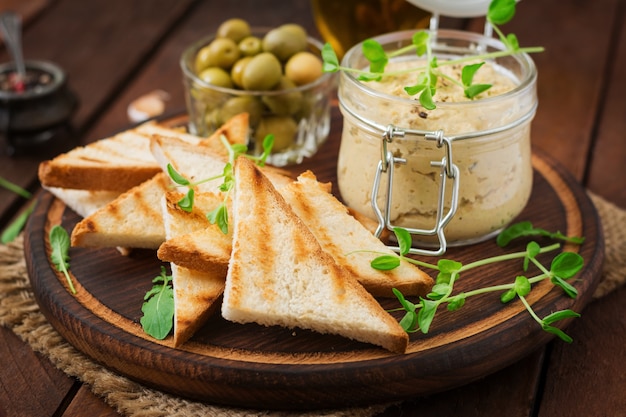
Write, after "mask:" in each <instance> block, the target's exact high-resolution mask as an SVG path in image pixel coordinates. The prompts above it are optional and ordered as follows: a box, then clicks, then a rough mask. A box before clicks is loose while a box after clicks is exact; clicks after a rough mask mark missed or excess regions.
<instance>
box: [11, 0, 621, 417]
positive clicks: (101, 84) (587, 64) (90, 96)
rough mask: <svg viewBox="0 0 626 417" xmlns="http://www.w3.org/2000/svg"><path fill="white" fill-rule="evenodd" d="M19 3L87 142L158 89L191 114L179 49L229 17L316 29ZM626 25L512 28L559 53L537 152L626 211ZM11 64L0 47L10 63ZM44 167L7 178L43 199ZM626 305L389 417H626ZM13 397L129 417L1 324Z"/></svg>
mask: <svg viewBox="0 0 626 417" xmlns="http://www.w3.org/2000/svg"><path fill="white" fill-rule="evenodd" d="M8 3H10V4H12V5H13V7H15V8H17V9H18V11H21V12H22V13H23V14H24V17H25V18H26V19H25V28H24V34H23V42H24V51H25V56H26V57H27V58H30V59H44V60H50V61H53V62H56V63H57V64H58V65H60V66H61V67H62V68H64V69H65V70H66V71H67V73H68V75H69V83H70V86H71V88H72V90H73V91H75V92H76V94H77V95H78V97H79V100H80V107H79V109H78V111H77V112H76V113H75V115H74V117H73V119H72V124H73V126H74V128H75V130H76V134H77V135H78V138H79V140H80V142H81V143H89V142H91V141H94V140H96V139H100V138H103V137H106V136H109V135H110V134H112V133H114V132H117V131H120V130H123V129H125V128H127V127H128V126H129V125H130V122H129V120H128V117H127V113H126V109H127V106H128V104H129V103H130V102H131V101H132V100H133V99H134V98H136V97H138V96H140V95H143V94H145V93H148V92H150V91H152V90H155V89H161V90H164V91H166V92H167V93H169V95H170V99H169V100H168V101H167V112H169V113H171V114H176V113H179V112H182V111H184V99H183V90H182V83H181V72H180V69H179V64H178V60H179V57H180V54H181V52H182V50H183V48H184V47H185V46H186V45H187V44H189V43H190V42H192V41H194V40H195V39H197V38H199V37H201V36H203V35H205V34H208V33H210V32H212V31H213V30H215V28H216V26H217V24H219V22H221V21H222V20H224V19H225V18H228V17H243V18H246V19H248V20H249V21H250V22H251V23H252V24H253V25H256V26H273V25H277V24H280V23H286V22H298V23H301V24H303V25H304V26H306V27H307V28H308V29H309V30H310V31H311V32H312V33H316V29H315V25H314V22H313V18H312V14H311V9H310V4H309V1H308V0H295V1H291V2H284V1H280V0H272V1H269V0H255V1H253V0H247V1H237V2H217V1H209V0H205V1H193V0H180V1H176V2H173V1H167V0H158V1H155V0H134V1H126V0H106V1H104V0H90V1H88V2H86V1H79V0H57V1H54V2H51V1H50V2H47V1H43V0H23V1H22V2H8ZM4 4H5V3H4V2H3V3H0V7H4ZM625 24H626V3H624V2H623V1H621V0H596V1H593V2H590V1H587V2H582V1H578V0H541V1H539V0H526V1H524V2H522V3H521V4H520V7H519V9H518V14H517V16H516V18H515V19H514V21H513V22H512V23H510V24H509V25H507V26H506V27H505V28H506V30H507V31H508V32H514V33H516V34H517V35H518V37H519V39H520V40H521V42H522V44H524V45H543V46H545V48H546V51H545V53H543V54H541V55H536V56H534V59H535V61H536V63H537V66H538V69H539V83H538V91H539V103H540V107H539V111H538V114H537V116H536V118H535V120H534V121H533V145H534V146H535V147H536V148H537V149H541V150H543V151H545V152H546V153H547V154H548V155H550V156H552V157H553V158H554V159H555V160H557V161H558V162H559V163H560V164H562V165H563V166H564V167H565V168H566V169H567V170H568V171H569V172H571V174H573V176H574V177H575V178H576V179H577V180H578V181H580V183H581V184H582V185H584V186H585V187H587V188H588V189H589V190H591V191H593V192H595V193H596V194H598V195H600V196H602V197H604V198H606V199H607V200H609V201H611V202H613V203H615V204H616V205H618V206H620V207H626V186H625V182H624V176H623V167H624V165H625V164H626V136H625V135H626V134H625V132H626V79H625V78H624V74H626V31H625V30H624V29H623V28H624V25H625ZM444 25H449V26H454V27H461V28H465V29H467V30H474V31H480V30H481V28H482V22H481V21H480V19H477V20H470V21H461V20H453V19H450V21H447V20H445V21H444ZM8 60H9V56H8V54H7V53H6V51H4V50H2V51H0V62H6V61H8ZM340 124H341V118H340V117H339V116H338V112H336V111H335V117H334V118H333V132H334V133H333V135H332V137H331V141H330V142H329V144H328V145H327V146H336V143H337V140H336V139H337V138H338V129H339V128H340ZM333 137H334V138H335V140H333ZM40 159H41V157H38V156H21V157H8V156H6V155H4V154H2V155H0V176H2V177H4V178H6V179H9V180H11V181H13V182H15V183H17V184H19V185H21V186H22V187H24V188H27V189H29V190H31V191H37V189H38V182H37V176H36V173H37V166H38V163H39V161H40ZM314 162H315V161H312V162H310V164H312V165H314ZM314 169H315V168H314ZM321 177H322V178H321V179H324V175H321ZM24 205H25V200H24V199H22V198H20V197H17V196H15V195H14V194H12V193H10V192H8V191H6V190H4V189H0V226H2V227H4V226H5V225H6V224H8V223H9V222H10V221H11V220H12V219H13V218H14V217H15V216H16V215H17V213H19V212H20V210H21V209H22V208H23V207H24ZM625 302H626V288H622V289H620V290H617V291H616V292H614V293H612V294H610V295H609V296H607V297H606V298H603V299H601V300H598V301H595V302H593V303H592V304H590V305H588V307H587V308H586V309H585V310H584V312H583V319H580V320H576V321H575V322H573V323H572V325H571V327H569V329H568V334H570V335H571V336H572V337H573V338H574V342H573V344H571V345H568V344H565V343H562V342H559V341H556V342H553V343H550V344H549V345H547V346H545V347H541V348H540V349H538V350H537V351H536V352H534V353H533V354H531V355H529V356H528V357H526V358H524V359H522V360H521V361H519V362H518V363H516V364H513V365H512V366H510V367H508V368H506V369H504V370H502V371H500V372H498V373H496V374H493V375H491V376H488V377H486V378H484V379H482V380H480V381H478V382H475V383H473V384H471V385H468V386H464V387H460V388H457V389H454V390H452V391H449V392H445V393H441V394H438V395H435V396H432V397H428V398H416V399H415V400H412V401H409V402H407V403H405V404H404V405H402V406H401V407H394V408H392V409H389V410H388V411H387V412H385V413H384V416H395V415H403V416H418V415H419V416H439V415H463V416H483V417H484V416H502V415H507V416H520V417H521V416H542V417H543V416H545V417H554V416H620V415H621V416H623V415H626V395H624V394H625V393H626V349H625V348H624V346H625V345H626V315H624V309H623V305H624V304H623V303H625ZM0 388H1V389H0V416H38V417H40V416H86V415H99V416H115V415H117V413H116V412H115V411H114V410H112V409H111V408H109V407H108V406H107V405H106V404H105V403H104V402H103V401H102V400H100V399H99V398H97V397H95V396H94V395H93V394H91V392H90V391H89V388H88V387H85V386H83V385H81V384H80V383H79V382H78V381H76V380H74V379H72V378H69V377H67V376H66V375H64V374H63V373H62V372H60V371H58V370H57V369H56V368H55V367H54V366H53V365H52V364H51V363H50V362H49V360H48V359H46V358H44V357H42V356H41V355H38V354H36V353H34V352H33V351H32V350H31V349H30V348H29V346H28V345H26V344H25V343H23V342H22V341H20V340H19V339H18V338H17V337H16V336H15V335H14V334H13V333H12V332H11V331H10V330H8V329H5V328H0Z"/></svg>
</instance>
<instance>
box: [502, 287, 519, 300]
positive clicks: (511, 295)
mask: <svg viewBox="0 0 626 417" xmlns="http://www.w3.org/2000/svg"><path fill="white" fill-rule="evenodd" d="M516 296H517V293H516V292H515V289H514V288H511V289H509V290H507V291H505V292H503V293H502V295H501V296H500V301H501V302H503V303H504V304H506V303H508V302H510V301H512V300H514V299H515V297H516Z"/></svg>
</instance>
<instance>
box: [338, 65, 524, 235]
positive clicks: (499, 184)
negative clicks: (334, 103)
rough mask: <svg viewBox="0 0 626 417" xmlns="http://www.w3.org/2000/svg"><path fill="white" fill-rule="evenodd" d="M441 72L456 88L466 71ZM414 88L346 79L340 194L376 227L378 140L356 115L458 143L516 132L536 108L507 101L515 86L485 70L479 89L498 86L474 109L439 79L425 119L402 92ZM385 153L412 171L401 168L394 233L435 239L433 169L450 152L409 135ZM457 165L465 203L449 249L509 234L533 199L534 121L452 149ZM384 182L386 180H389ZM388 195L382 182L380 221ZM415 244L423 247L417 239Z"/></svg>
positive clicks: (389, 80)
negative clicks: (421, 233)
mask: <svg viewBox="0 0 626 417" xmlns="http://www.w3.org/2000/svg"><path fill="white" fill-rule="evenodd" d="M419 65H420V63H419V62H417V63H416V62H415V60H413V62H410V61H400V62H391V63H390V64H389V65H388V67H387V69H386V73H388V72H391V71H395V70H397V69H401V68H404V67H418V66H419ZM422 65H423V64H422ZM439 69H440V70H441V71H442V72H445V73H446V74H447V75H449V76H450V77H452V78H454V79H457V80H460V71H461V66H452V65H450V66H440V67H439ZM415 80H416V73H415V72H412V73H404V74H402V75H398V76H389V77H385V78H383V80H381V81H380V82H369V83H367V84H362V83H360V82H356V81H354V80H352V82H350V81H346V80H345V77H344V78H343V79H342V83H341V85H340V90H339V97H340V101H341V104H342V112H343V115H344V127H343V133H342V142H341V148H340V152H339V159H338V185H339V190H340V192H341V196H342V198H343V200H344V202H345V203H346V204H347V205H348V206H350V207H352V208H353V209H355V210H358V211H360V212H363V213H365V214H369V215H370V216H371V217H374V212H373V209H372V207H371V195H372V185H373V182H374V176H375V174H376V167H377V165H378V163H379V161H380V157H381V140H382V139H381V137H382V136H381V134H374V133H373V132H372V130H371V129H370V128H368V127H367V126H364V124H363V123H362V121H360V120H358V119H357V118H355V117H353V114H356V115H358V116H359V117H360V118H363V119H365V120H370V121H373V122H374V123H377V124H379V125H382V126H386V125H388V124H393V125H395V126H396V127H399V128H404V129H417V130H423V131H435V130H440V129H441V130H443V131H444V134H445V135H446V136H454V135H457V134H463V133H471V132H480V131H484V130H487V129H492V128H497V127H501V126H503V125H506V124H509V123H513V122H515V120H518V119H520V118H522V117H523V116H524V115H525V114H526V113H528V111H529V110H528V101H529V100H530V101H532V100H534V97H531V98H523V99H520V97H516V96H515V94H508V95H507V94H505V93H506V92H508V91H511V90H513V89H515V87H516V86H517V85H518V84H519V82H518V81H517V80H515V79H514V77H512V76H511V75H510V74H508V73H506V72H505V71H504V70H503V69H502V68H499V67H496V66H494V65H491V64H489V63H486V64H484V65H483V66H482V67H481V68H480V69H479V70H478V72H477V73H476V75H475V77H474V82H475V83H489V84H492V85H493V86H492V88H491V89H489V90H487V91H486V92H484V93H482V94H481V95H480V96H478V97H477V98H476V99H474V100H470V99H468V98H466V97H465V96H464V93H463V90H462V88H460V87H459V86H457V85H454V84H453V83H452V82H451V81H449V80H446V79H445V78H444V77H439V84H438V85H437V94H436V95H435V96H434V100H435V102H436V104H437V108H436V109H434V110H426V109H424V108H423V107H422V106H420V105H419V102H418V101H417V98H416V97H415V98H414V97H410V96H408V94H407V93H406V92H405V91H404V87H405V86H410V85H413V84H415ZM351 113H352V114H351ZM381 133H382V132H381ZM388 150H389V151H391V152H392V153H393V155H394V156H395V157H399V158H405V159H406V161H407V163H406V165H396V167H395V170H394V183H393V191H392V201H391V222H392V224H393V225H394V226H401V227H407V228H418V229H424V230H431V229H433V228H434V227H435V218H436V211H437V198H438V194H439V184H440V174H441V168H439V167H433V166H432V165H431V161H441V159H442V158H443V157H444V156H445V150H444V148H438V147H437V145H436V143H435V142H434V141H428V140H426V139H425V138H424V137H423V136H413V135H407V136H405V137H404V138H401V139H394V140H393V141H392V142H391V143H390V144H388ZM452 155H453V162H454V164H456V165H457V167H458V168H459V171H460V178H459V181H460V182H459V187H460V188H459V201H458V208H457V211H456V215H455V216H454V217H453V219H452V221H451V222H450V223H449V224H448V226H447V227H446V229H445V234H446V237H447V240H448V242H449V243H450V244H455V243H457V244H462V243H469V242H471V241H476V240H480V239H483V238H485V237H487V236H490V235H492V234H493V233H495V232H497V231H498V230H499V229H501V228H502V227H504V226H506V225H507V224H508V223H509V222H511V220H513V218H514V217H515V216H517V215H518V214H519V213H520V211H521V210H522V208H523V207H524V206H525V204H526V202H527V200H528V198H529V196H530V192H531V187H532V166H531V162H530V160H531V150H530V123H529V120H528V121H526V122H524V123H521V124H518V125H517V126H515V127H513V128H511V129H508V130H505V131H504V132H501V133H497V134H490V135H483V136H479V137H474V138H470V139H462V140H457V141H453V146H452ZM383 178H384V179H385V180H386V178H387V176H386V175H385V176H383ZM448 183H451V180H448ZM447 188H448V190H447V197H446V202H447V203H446V205H449V195H450V190H449V189H450V187H447ZM385 190H386V183H385V182H384V181H383V183H381V186H380V190H379V195H378V199H377V201H378V205H379V207H380V208H381V210H383V211H384V207H385V203H386V199H387V197H386V193H385ZM446 210H447V209H446ZM423 240H424V242H427V241H428V239H423ZM414 241H419V239H418V238H417V237H414Z"/></svg>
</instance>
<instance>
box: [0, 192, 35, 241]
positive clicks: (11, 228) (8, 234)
mask: <svg viewBox="0 0 626 417" xmlns="http://www.w3.org/2000/svg"><path fill="white" fill-rule="evenodd" d="M34 209H35V201H32V202H31V203H30V204H29V205H28V206H27V207H26V209H24V211H23V212H22V213H20V215H19V216H17V217H16V218H15V220H13V222H12V223H11V224H9V225H8V226H7V227H6V228H5V229H4V230H3V231H2V236H0V242H2V244H4V245H6V244H7V243H9V242H13V241H14V240H15V239H16V238H17V237H18V236H19V234H20V233H21V232H22V230H23V229H24V226H25V225H26V222H27V221H28V218H29V217H30V215H31V214H32V212H33V210H34Z"/></svg>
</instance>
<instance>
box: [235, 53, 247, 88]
mask: <svg viewBox="0 0 626 417" xmlns="http://www.w3.org/2000/svg"><path fill="white" fill-rule="evenodd" d="M250 60H252V57H251V56H244V57H243V58H239V60H238V61H237V62H235V65H233V67H232V68H231V69H230V78H231V79H232V80H233V84H235V85H236V86H237V87H239V88H243V84H242V78H243V70H244V69H245V68H246V66H247V65H248V63H249V62H250Z"/></svg>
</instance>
